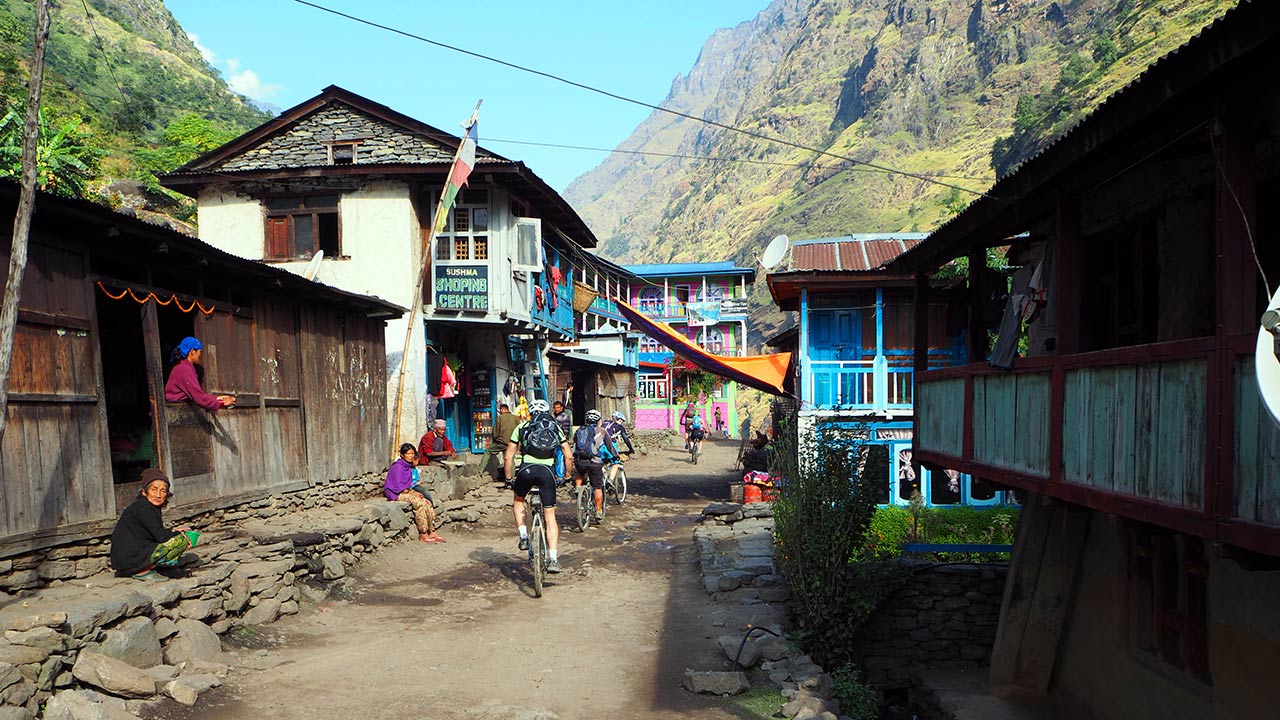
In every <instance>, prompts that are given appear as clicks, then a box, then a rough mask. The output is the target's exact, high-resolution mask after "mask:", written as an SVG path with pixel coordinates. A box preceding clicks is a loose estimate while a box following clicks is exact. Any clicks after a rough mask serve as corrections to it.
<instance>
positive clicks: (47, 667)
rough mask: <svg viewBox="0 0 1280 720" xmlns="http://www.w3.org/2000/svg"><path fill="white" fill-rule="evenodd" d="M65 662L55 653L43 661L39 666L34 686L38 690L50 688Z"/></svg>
mask: <svg viewBox="0 0 1280 720" xmlns="http://www.w3.org/2000/svg"><path fill="white" fill-rule="evenodd" d="M65 664H66V663H65V662H64V661H63V659H62V658H61V657H59V656H57V655H54V656H52V657H50V658H49V659H48V660H46V661H44V664H43V665H41V666H40V673H39V674H38V675H36V688H37V689H39V690H52V689H53V679H54V678H56V677H58V674H59V673H61V672H62V668H63V666H64V665H65Z"/></svg>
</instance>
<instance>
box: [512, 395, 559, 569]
mask: <svg viewBox="0 0 1280 720" xmlns="http://www.w3.org/2000/svg"><path fill="white" fill-rule="evenodd" d="M529 413H530V417H529V419H528V420H526V421H524V422H522V423H520V424H519V425H517V426H516V429H515V430H514V431H513V432H512V433H511V438H510V440H511V442H510V443H509V444H508V445H507V453H506V457H505V461H506V470H507V477H509V478H514V479H513V480H512V482H511V490H512V493H513V495H514V497H513V500H512V505H511V509H512V512H513V513H514V515H515V518H516V530H517V531H518V532H519V533H520V541H519V547H520V549H521V550H528V549H529V527H528V526H527V525H526V524H525V503H524V497H525V495H528V494H529V489H530V488H532V487H533V486H534V485H535V484H536V485H537V486H538V490H539V492H540V493H541V495H542V517H543V518H544V519H545V520H546V522H547V549H548V556H549V557H548V561H547V572H549V573H558V572H560V560H559V558H558V557H557V550H558V546H559V541H560V526H559V525H558V524H556V477H555V473H554V472H553V471H552V467H553V466H554V465H555V461H556V450H557V449H559V450H560V451H561V452H562V453H564V458H565V463H566V464H568V469H569V471H570V472H572V471H573V456H572V455H571V454H570V452H569V440H568V438H566V437H565V435H564V431H562V430H561V429H560V425H559V424H558V423H556V421H555V418H553V417H551V412H550V408H549V407H548V406H547V401H546V400H534V401H533V402H531V403H529ZM517 452H519V453H520V458H521V460H520V471H519V472H514V469H515V457H516V453H517ZM565 479H568V478H565Z"/></svg>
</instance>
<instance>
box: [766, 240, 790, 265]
mask: <svg viewBox="0 0 1280 720" xmlns="http://www.w3.org/2000/svg"><path fill="white" fill-rule="evenodd" d="M790 249H791V240H790V239H788V238H787V236H786V235H779V236H778V237H776V238H774V239H772V240H770V241H769V247H767V248H765V249H764V255H762V256H761V257H760V264H761V265H762V266H764V269H765V270H772V269H774V268H775V267H777V266H778V264H779V263H781V262H782V258H784V257H786V256H787V251H788V250H790Z"/></svg>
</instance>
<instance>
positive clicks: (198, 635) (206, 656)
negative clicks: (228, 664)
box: [164, 619, 222, 665]
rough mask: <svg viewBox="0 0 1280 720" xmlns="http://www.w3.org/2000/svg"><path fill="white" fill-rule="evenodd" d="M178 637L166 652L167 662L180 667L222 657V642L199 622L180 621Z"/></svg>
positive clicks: (171, 642) (170, 643)
mask: <svg viewBox="0 0 1280 720" xmlns="http://www.w3.org/2000/svg"><path fill="white" fill-rule="evenodd" d="M177 624H178V633H177V636H176V637H174V638H173V639H172V640H170V641H169V646H168V647H166V648H165V650H164V659H165V662H167V663H169V664H170V665H178V664H180V663H183V662H186V661H188V660H193V659H199V660H217V659H218V658H219V657H221V656H222V642H221V641H220V640H218V636H217V634H215V633H214V632H213V630H211V629H210V628H209V626H208V625H205V624H204V623H202V622H200V621H199V620H185V619H184V620H179V621H178V623H177Z"/></svg>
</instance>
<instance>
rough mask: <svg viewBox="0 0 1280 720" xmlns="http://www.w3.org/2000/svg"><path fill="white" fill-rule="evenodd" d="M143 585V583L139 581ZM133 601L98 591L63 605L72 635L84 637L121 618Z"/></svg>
mask: <svg viewBox="0 0 1280 720" xmlns="http://www.w3.org/2000/svg"><path fill="white" fill-rule="evenodd" d="M138 584H139V585H142V584H143V583H138ZM148 584H150V585H167V584H168V583H148ZM130 605H131V603H130V602H129V601H128V600H127V599H126V598H124V597H119V596H116V595H103V594H99V593H97V592H89V593H86V594H85V595H84V596H83V597H80V598H77V599H76V600H73V601H71V602H69V603H67V604H65V605H64V606H63V607H64V608H65V609H66V613H67V620H66V624H67V626H68V630H69V631H70V635H71V636H72V637H84V636H86V635H88V634H89V633H91V632H93V631H94V630H97V629H98V628H100V627H103V626H104V625H110V624H111V623H113V622H115V621H116V620H119V619H120V618H122V617H124V616H125V613H127V612H128V611H129V608H130Z"/></svg>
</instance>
